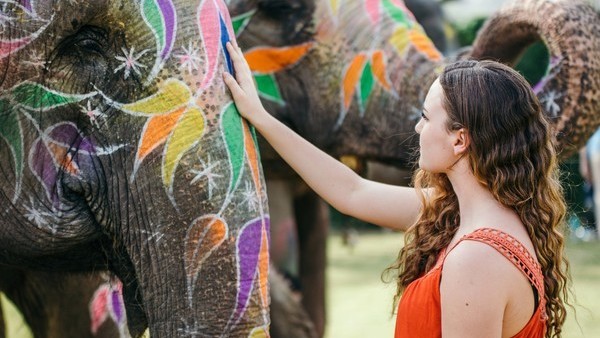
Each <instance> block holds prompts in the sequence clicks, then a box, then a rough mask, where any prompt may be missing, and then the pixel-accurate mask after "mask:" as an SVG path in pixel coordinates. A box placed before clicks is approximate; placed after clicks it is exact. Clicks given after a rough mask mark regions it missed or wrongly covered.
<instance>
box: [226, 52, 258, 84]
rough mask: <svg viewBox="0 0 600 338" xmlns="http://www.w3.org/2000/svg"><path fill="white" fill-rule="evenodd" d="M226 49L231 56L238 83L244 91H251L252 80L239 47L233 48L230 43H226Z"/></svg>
mask: <svg viewBox="0 0 600 338" xmlns="http://www.w3.org/2000/svg"><path fill="white" fill-rule="evenodd" d="M226 47H227V50H228V51H229V54H230V55H231V60H232V61H233V67H234V69H235V73H236V78H237V81H238V83H239V84H240V86H241V87H242V88H243V89H244V90H247V89H250V88H252V89H253V88H254V80H253V79H252V72H251V71H250V67H249V66H248V62H246V59H245V58H244V54H243V53H242V50H241V49H240V48H239V47H235V46H234V45H233V44H232V43H231V42H228V43H227V45H226Z"/></svg>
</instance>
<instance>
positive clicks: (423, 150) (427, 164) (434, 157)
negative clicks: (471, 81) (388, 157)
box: [415, 80, 458, 173]
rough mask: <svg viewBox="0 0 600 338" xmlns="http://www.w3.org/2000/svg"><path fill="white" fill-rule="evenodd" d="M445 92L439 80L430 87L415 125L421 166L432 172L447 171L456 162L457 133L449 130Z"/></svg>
mask: <svg viewBox="0 0 600 338" xmlns="http://www.w3.org/2000/svg"><path fill="white" fill-rule="evenodd" d="M443 100H444V93H443V89H442V86H441V85H440V83H439V80H435V82H434V83H433V84H432V85H431V88H429V92H428V93H427V96H426V97H425V103H424V104H423V112H422V116H421V120H420V121H419V123H417V125H416V126H415V131H416V132H417V133H418V134H419V148H420V151H419V153H420V154H419V167H420V168H421V169H423V170H426V171H429V172H432V173H443V172H446V171H447V170H448V169H449V168H451V167H452V165H453V164H454V163H455V162H456V160H457V159H458V157H457V156H456V155H455V154H454V147H453V145H454V143H455V141H456V137H455V134H454V133H453V132H450V131H448V129H447V125H446V122H447V120H448V113H446V110H445V109H444V107H443V104H442V103H443Z"/></svg>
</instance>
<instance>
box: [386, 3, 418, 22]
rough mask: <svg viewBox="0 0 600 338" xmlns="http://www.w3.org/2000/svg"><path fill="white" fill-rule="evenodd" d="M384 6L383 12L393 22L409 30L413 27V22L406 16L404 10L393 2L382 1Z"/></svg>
mask: <svg viewBox="0 0 600 338" xmlns="http://www.w3.org/2000/svg"><path fill="white" fill-rule="evenodd" d="M382 4H383V11H384V12H386V13H387V14H388V15H389V16H390V18H392V20H394V21H396V22H397V23H399V24H402V25H404V26H406V27H408V28H411V27H412V25H413V23H412V21H411V20H410V19H409V18H408V17H407V16H406V12H404V10H403V9H402V8H398V7H396V5H394V4H393V3H392V1H391V0H382Z"/></svg>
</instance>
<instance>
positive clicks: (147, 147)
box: [131, 107, 185, 180]
mask: <svg viewBox="0 0 600 338" xmlns="http://www.w3.org/2000/svg"><path fill="white" fill-rule="evenodd" d="M184 111H185V107H183V108H179V109H178V110H176V111H174V112H172V113H169V114H165V115H155V116H152V117H151V118H149V119H148V121H147V122H146V125H145V126H144V130H143V131H142V136H141V137H140V141H139V146H138V150H137V153H136V155H135V164H134V169H133V173H132V174H131V179H132V180H133V178H134V177H135V174H136V173H137V171H138V169H139V167H140V165H141V164H142V162H143V161H144V159H145V158H146V156H148V154H150V153H151V152H152V151H153V150H154V149H156V148H158V146H160V145H161V144H163V143H164V142H165V141H166V140H167V137H169V134H171V132H172V131H173V128H175V126H176V125H177V121H179V118H180V117H181V115H182V114H183V112H184Z"/></svg>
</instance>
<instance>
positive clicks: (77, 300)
mask: <svg viewBox="0 0 600 338" xmlns="http://www.w3.org/2000/svg"><path fill="white" fill-rule="evenodd" d="M0 271H2V279H3V280H2V282H0V287H1V289H2V290H3V291H4V292H5V293H6V296H7V297H8V298H9V299H10V300H11V301H12V302H13V303H14V304H15V306H16V307H17V308H18V309H19V310H20V311H21V313H22V314H23V318H24V320H25V322H26V323H27V324H28V325H29V327H30V329H31V332H32V334H33V336H34V337H35V338H59V337H82V338H86V337H89V338H92V337H93V338H99V337H105V338H109V337H119V331H118V329H117V327H116V325H115V324H114V323H113V322H112V321H108V320H107V321H105V322H104V323H103V324H102V325H100V326H99V327H98V329H97V331H96V333H95V334H94V333H92V331H91V322H90V313H89V310H88V308H89V302H90V300H91V299H92V297H93V294H94V292H95V291H96V289H97V288H98V287H99V286H100V285H101V284H102V283H104V282H105V281H106V280H105V278H104V277H102V276H101V275H100V273H94V274H67V273H50V272H39V271H21V270H16V269H10V270H8V271H7V270H4V269H0ZM0 337H3V336H2V335H0Z"/></svg>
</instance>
